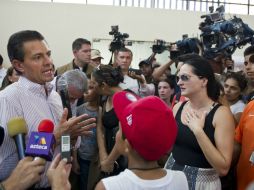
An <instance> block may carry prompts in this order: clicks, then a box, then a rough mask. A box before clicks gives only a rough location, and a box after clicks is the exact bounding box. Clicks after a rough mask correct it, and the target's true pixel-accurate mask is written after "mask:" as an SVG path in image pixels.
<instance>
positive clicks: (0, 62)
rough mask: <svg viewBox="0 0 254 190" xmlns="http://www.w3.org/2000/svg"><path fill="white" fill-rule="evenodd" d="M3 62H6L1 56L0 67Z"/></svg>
mask: <svg viewBox="0 0 254 190" xmlns="http://www.w3.org/2000/svg"><path fill="white" fill-rule="evenodd" d="M3 61H4V59H3V57H2V55H1V54H0V65H2V64H3Z"/></svg>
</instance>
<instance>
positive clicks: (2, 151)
mask: <svg viewBox="0 0 254 190" xmlns="http://www.w3.org/2000/svg"><path fill="white" fill-rule="evenodd" d="M7 49H8V55H9V58H10V61H11V63H12V65H13V66H14V68H15V70H16V71H17V72H18V73H19V74H20V75H21V77H20V79H19V81H18V82H16V83H14V84H12V85H10V86H8V87H7V88H6V89H4V90H3V91H1V92H0V125H1V126H3V127H4V129H5V139H4V142H3V145H2V146H1V147H0V171H1V172H0V181H3V180H5V179H6V178H7V177H8V176H9V175H10V174H11V172H12V170H13V169H14V168H15V167H16V165H17V163H18V155H17V150H16V147H15V143H14V141H13V139H11V138H10V137H9V136H8V134H7V127H6V124H7V122H8V121H9V120H10V119H11V118H13V117H18V116H19V117H23V118H24V119H25V121H26V123H27V128H28V135H27V136H26V141H27V140H28V137H29V136H30V133H31V132H32V131H38V125H39V123H40V121H41V120H43V119H50V120H52V121H53V122H54V124H55V129H54V135H55V138H56V143H57V145H59V142H60V137H61V135H62V134H63V133H68V134H70V135H71V137H72V138H75V137H76V136H77V135H80V134H82V135H88V134H90V133H91V132H90V129H91V128H92V127H95V119H94V118H92V119H87V120H85V121H83V120H84V119H86V118H87V115H83V116H80V117H76V118H71V119H69V120H67V114H68V113H67V112H68V111H67V109H64V110H63V107H62V104H61V99H60V96H59V95H58V94H57V92H55V91H53V90H52V85H51V84H50V81H51V80H53V77H54V76H53V75H54V73H53V69H52V64H53V63H52V59H51V51H50V49H49V47H48V44H47V42H46V41H45V39H44V37H43V36H42V35H41V34H40V33H39V32H37V31H29V30H26V31H20V32H17V33H14V34H13V35H12V36H11V37H10V39H9V41H8V45H7ZM81 121H83V122H81ZM84 126H86V127H84ZM60 129H61V130H60ZM57 152H59V147H58V146H57V147H56V149H55V154H56V153H57ZM48 166H49V163H47V164H46V169H45V172H46V171H47V168H48ZM45 172H44V173H43V174H42V177H41V180H40V182H39V183H38V184H37V185H36V188H38V189H43V188H44V189H45V188H46V189H49V188H48V187H49V183H48V180H47V177H46V174H45Z"/></svg>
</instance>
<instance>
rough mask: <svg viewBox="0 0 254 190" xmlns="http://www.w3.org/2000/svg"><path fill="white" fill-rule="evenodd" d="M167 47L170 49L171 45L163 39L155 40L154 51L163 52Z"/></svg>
mask: <svg viewBox="0 0 254 190" xmlns="http://www.w3.org/2000/svg"><path fill="white" fill-rule="evenodd" d="M167 49H169V46H168V45H167V43H166V41H164V40H161V39H156V40H154V44H153V46H152V51H153V53H157V54H161V53H162V52H164V51H165V50H167Z"/></svg>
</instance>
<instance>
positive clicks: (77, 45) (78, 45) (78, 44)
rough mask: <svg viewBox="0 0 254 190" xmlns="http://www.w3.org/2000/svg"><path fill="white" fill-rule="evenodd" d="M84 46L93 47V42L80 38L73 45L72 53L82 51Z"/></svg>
mask: <svg viewBox="0 0 254 190" xmlns="http://www.w3.org/2000/svg"><path fill="white" fill-rule="evenodd" d="M83 44H87V45H91V42H90V41H89V40H87V39H84V38H78V39H76V40H74V42H73V43H72V51H74V50H80V49H81V47H82V45H83Z"/></svg>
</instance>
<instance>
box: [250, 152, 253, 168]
mask: <svg viewBox="0 0 254 190" xmlns="http://www.w3.org/2000/svg"><path fill="white" fill-rule="evenodd" d="M250 162H251V164H252V165H254V152H252V153H251V155H250Z"/></svg>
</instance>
